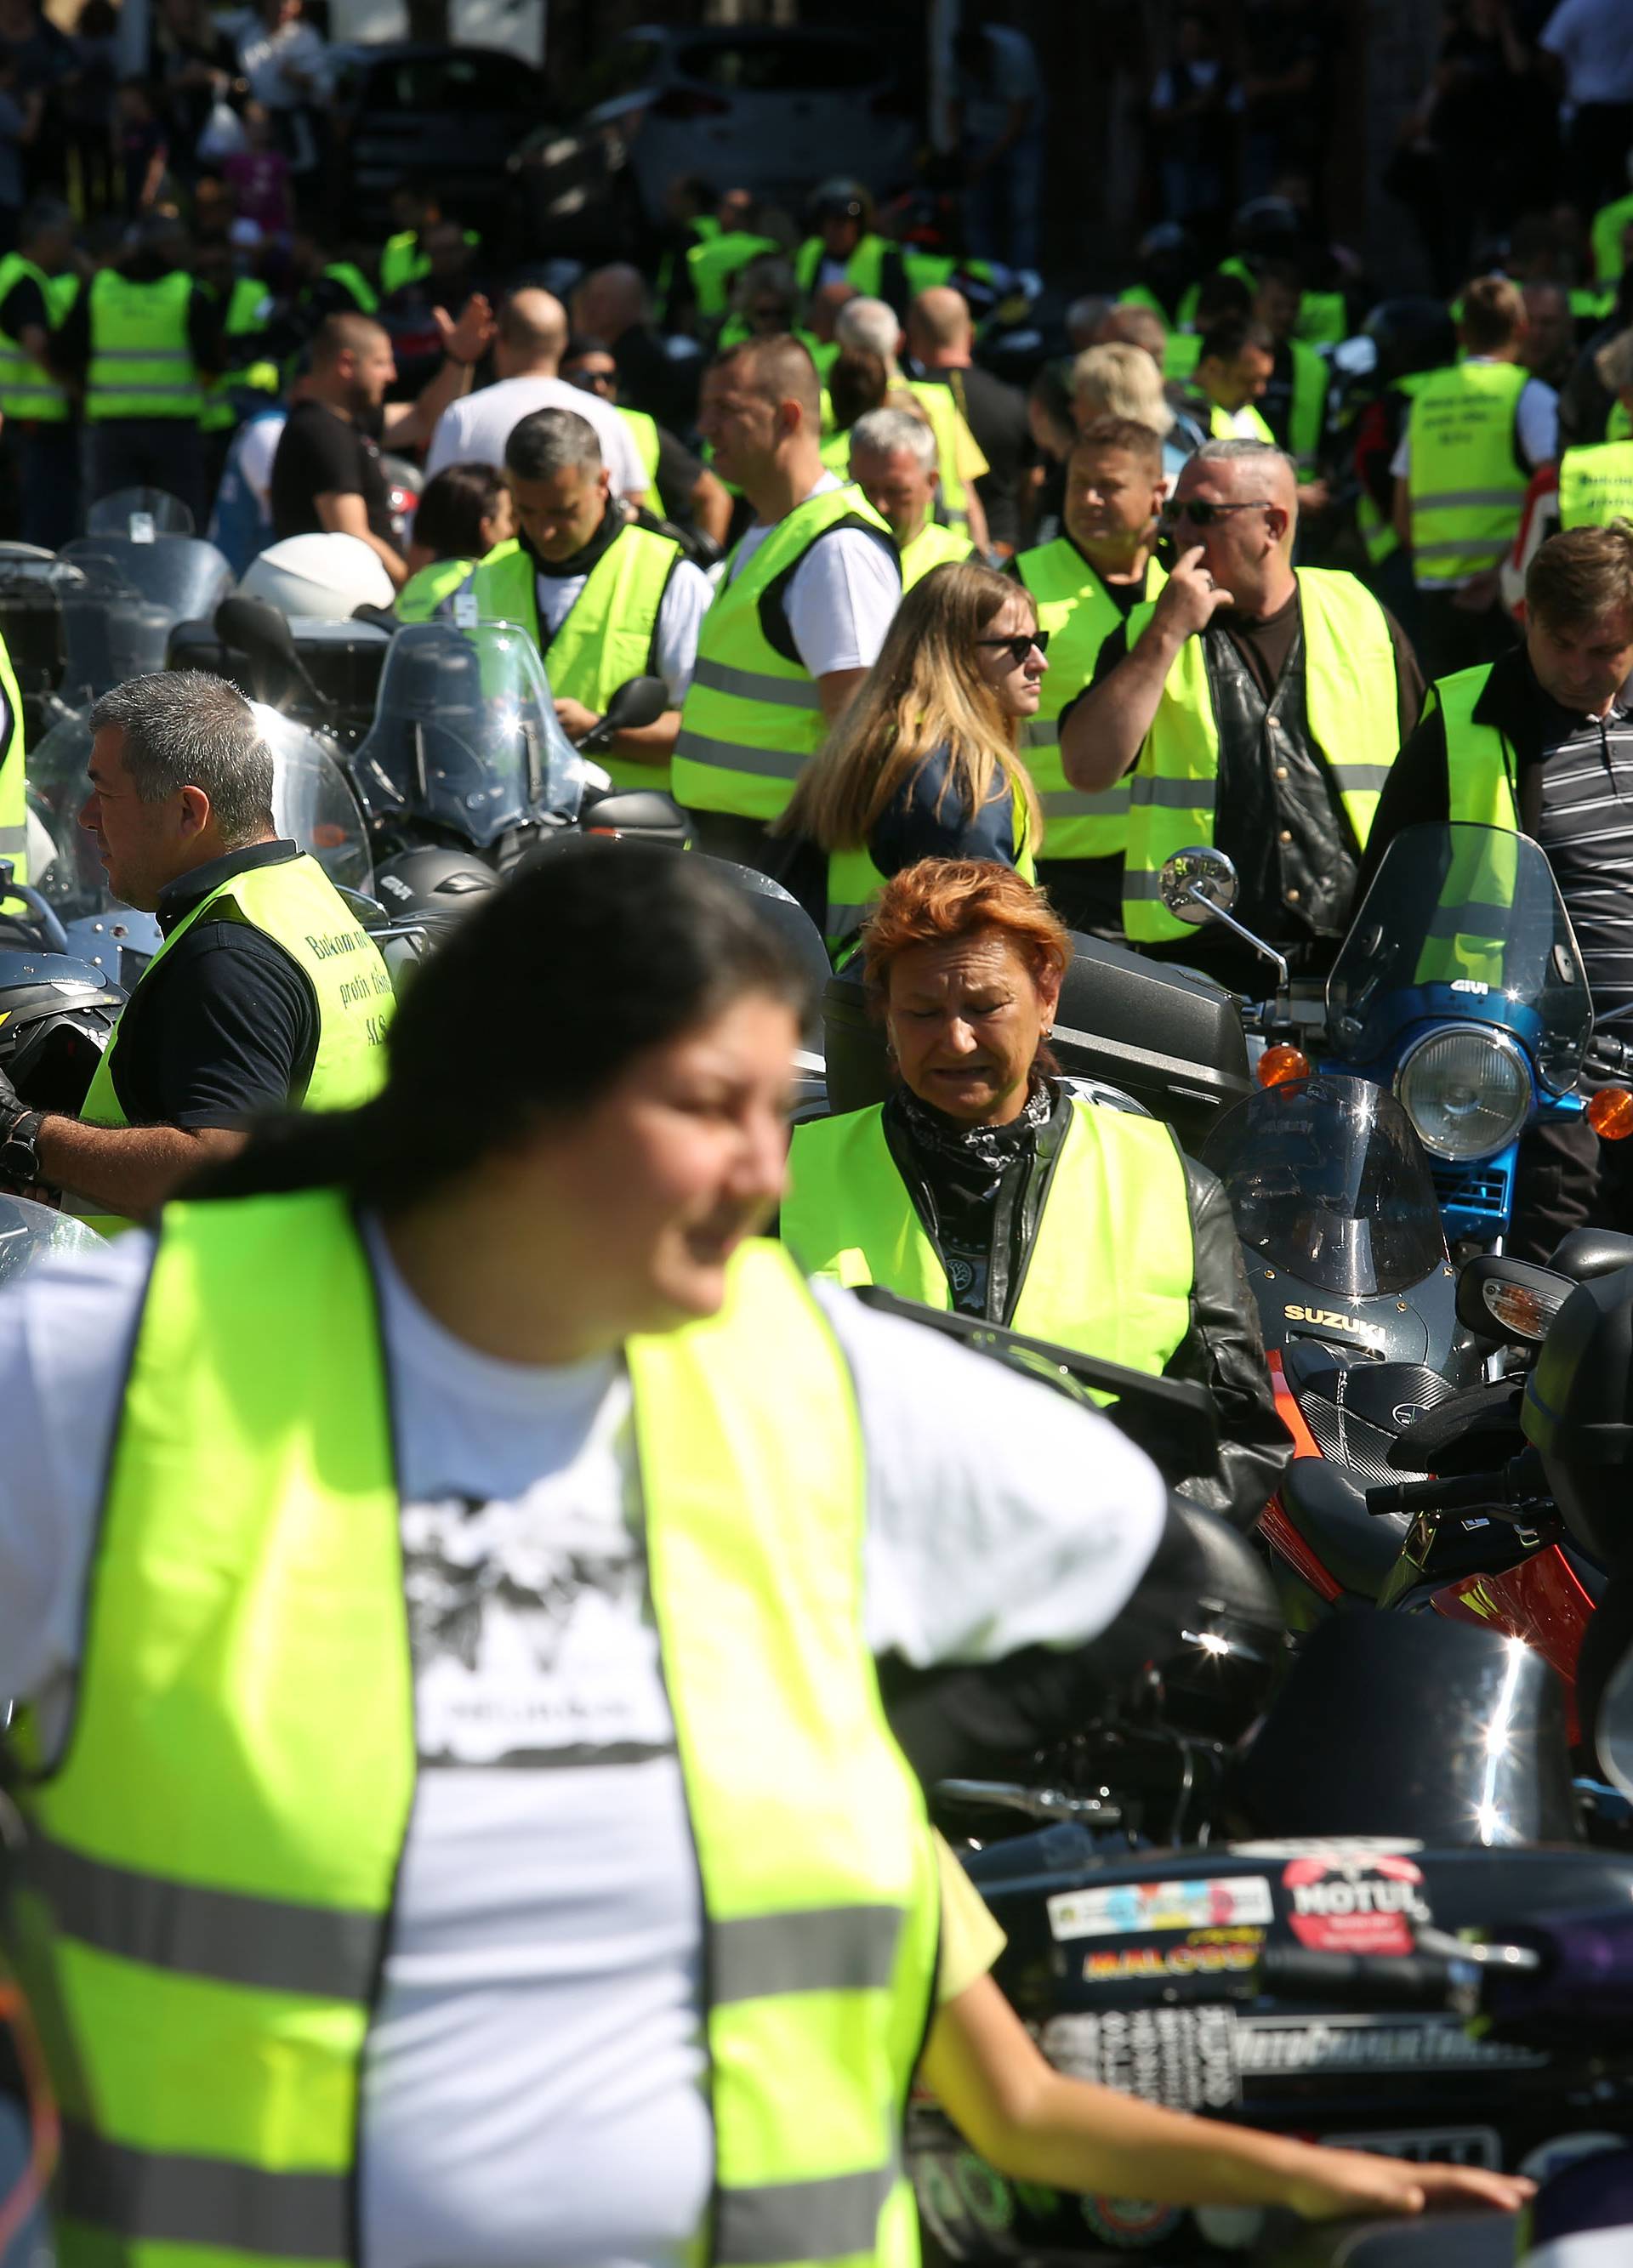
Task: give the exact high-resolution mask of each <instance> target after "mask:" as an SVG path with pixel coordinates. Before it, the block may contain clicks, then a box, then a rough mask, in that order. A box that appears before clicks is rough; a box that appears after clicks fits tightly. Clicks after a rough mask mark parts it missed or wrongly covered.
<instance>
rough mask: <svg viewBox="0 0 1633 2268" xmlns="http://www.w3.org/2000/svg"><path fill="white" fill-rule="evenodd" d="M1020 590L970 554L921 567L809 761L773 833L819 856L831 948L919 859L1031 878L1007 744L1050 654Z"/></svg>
mask: <svg viewBox="0 0 1633 2268" xmlns="http://www.w3.org/2000/svg"><path fill="white" fill-rule="evenodd" d="M1047 643H1048V634H1047V632H1040V631H1039V630H1038V613H1037V609H1036V608H1035V606H1034V605H1033V602H1032V597H1031V593H1030V592H1029V591H1027V590H1026V589H1024V588H1023V586H1022V585H1019V584H1016V583H1015V582H1013V581H1011V580H1010V578H1009V577H1008V576H1006V575H1000V574H998V573H997V572H996V571H994V569H993V568H990V567H983V566H981V565H980V564H979V563H978V562H977V561H975V560H971V559H964V560H957V561H954V562H951V563H949V564H948V565H946V566H942V567H935V568H932V570H931V571H930V572H929V573H928V574H927V576H925V578H923V580H922V581H921V582H919V583H916V584H915V585H913V589H912V590H911V591H909V592H908V593H906V595H905V598H904V599H903V600H902V603H901V605H900V607H899V608H898V609H897V613H896V617H895V620H894V621H893V622H891V624H890V630H889V632H888V633H887V635H886V637H885V641H884V644H883V648H882V649H881V651H880V654H879V659H877V661H876V662H875V664H874V666H873V667H872V668H871V669H870V670H869V671H868V674H867V676H866V677H865V678H864V679H863V680H862V682H861V685H860V686H859V687H858V688H857V690H856V694H855V696H854V698H853V700H852V702H851V703H850V705H849V706H848V708H846V711H845V713H844V715H843V716H842V717H841V718H839V722H838V723H837V724H836V725H835V726H834V729H833V731H832V733H831V734H830V736H829V738H828V740H827V741H826V743H825V744H824V747H822V748H821V749H820V750H819V751H818V752H817V755H815V756H814V757H813V758H812V759H811V761H810V762H809V764H808V765H807V766H806V768H805V770H804V773H803V775H802V777H801V779H800V783H799V784H798V786H797V787H796V788H795V790H794V798H793V800H792V802H791V803H790V804H789V806H788V808H787V811H786V812H785V813H784V814H783V816H782V818H781V819H780V821H779V822H778V828H777V831H778V832H779V833H780V834H784V835H800V836H804V837H805V838H806V839H807V841H809V842H810V843H815V844H816V845H817V848H818V850H820V851H825V852H826V853H827V856H828V917H827V921H826V923H825V924H824V927H825V930H826V934H827V942H828V950H829V952H830V953H831V954H832V955H833V957H834V959H835V960H836V961H838V960H839V959H840V958H841V957H842V956H844V955H845V954H846V953H848V951H849V949H850V947H851V946H852V944H853V940H854V939H855V937H856V934H857V932H859V931H860V929H861V924H862V922H863V920H864V919H865V917H866V916H867V912H868V906H869V904H870V903H871V902H872V900H873V899H874V898H875V897H876V895H877V894H878V892H879V891H880V890H882V889H883V887H884V885H885V883H886V881H887V880H889V879H890V876H891V875H892V874H895V873H900V872H901V870H902V869H903V868H904V867H906V866H913V865H917V864H918V862H919V860H920V858H992V859H996V860H998V861H999V862H1000V864H1001V865H1006V866H1013V867H1015V868H1016V870H1017V871H1018V872H1019V873H1022V874H1023V875H1024V876H1025V878H1026V880H1028V881H1031V880H1033V879H1034V877H1035V873H1036V865H1037V858H1038V847H1039V845H1040V843H1041V842H1042V840H1043V817H1042V814H1041V813H1040V812H1039V810H1038V798H1037V795H1036V794H1035V792H1034V791H1033V788H1032V784H1031V780H1030V778H1029V777H1027V773H1026V770H1025V767H1024V765H1023V763H1022V762H1021V761H1020V759H1019V757H1018V756H1017V755H1016V746H1017V743H1018V741H1019V738H1020V728H1021V726H1022V725H1023V723H1024V722H1025V720H1026V719H1027V718H1030V717H1035V716H1036V715H1037V713H1038V693H1039V689H1040V687H1041V684H1042V680H1043V676H1044V673H1045V672H1046V669H1047V668H1048V666H1049V665H1048V662H1047V661H1046V659H1045V655H1044V648H1045V646H1046V644H1047Z"/></svg>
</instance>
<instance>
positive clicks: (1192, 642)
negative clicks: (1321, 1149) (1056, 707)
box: [1060, 439, 1423, 990]
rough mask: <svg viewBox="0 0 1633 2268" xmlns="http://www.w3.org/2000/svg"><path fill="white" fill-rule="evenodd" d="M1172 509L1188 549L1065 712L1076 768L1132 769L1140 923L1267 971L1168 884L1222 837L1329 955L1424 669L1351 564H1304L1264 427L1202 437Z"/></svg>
mask: <svg viewBox="0 0 1633 2268" xmlns="http://www.w3.org/2000/svg"><path fill="white" fill-rule="evenodd" d="M1167 517H1168V519H1169V520H1170V524H1171V527H1172V528H1173V530H1174V537H1175V541H1176V543H1177V545H1178V546H1179V559H1178V560H1177V562H1176V563H1175V565H1174V568H1173V571H1172V572H1171V575H1170V578H1169V580H1168V582H1167V585H1165V587H1164V589H1163V591H1162V592H1161V593H1160V594H1159V595H1158V596H1157V597H1156V600H1147V601H1145V602H1144V603H1143V604H1142V605H1140V606H1137V607H1136V608H1134V610H1133V612H1132V613H1131V614H1130V615H1129V616H1128V618H1127V622H1125V623H1124V624H1123V626H1122V627H1121V628H1120V629H1119V630H1114V631H1113V632H1112V635H1111V636H1110V637H1108V638H1107V639H1106V641H1105V644H1104V646H1102V648H1101V649H1100V654H1099V658H1098V660H1097V664H1096V667H1095V673H1094V679H1093V682H1092V684H1091V686H1090V689H1089V690H1088V691H1087V692H1085V693H1084V694H1083V695H1082V696H1080V697H1079V698H1078V699H1077V700H1075V702H1073V703H1072V704H1071V705H1070V706H1069V707H1068V709H1067V710H1066V711H1064V712H1063V714H1062V716H1061V718H1060V757H1061V762H1062V763H1063V765H1064V768H1065V772H1066V777H1067V779H1068V781H1069V782H1070V784H1071V785H1072V786H1073V787H1075V788H1077V789H1079V790H1081V791H1083V792H1085V793H1090V794H1093V793H1101V792H1105V790H1107V789H1109V788H1112V787H1114V786H1115V785H1116V784H1117V783H1118V782H1119V780H1121V779H1122V778H1123V777H1125V776H1126V775H1132V777H1131V781H1130V784H1131V786H1132V789H1133V797H1132V810H1131V812H1130V815H1129V821H1128V837H1127V850H1126V851H1125V854H1124V864H1123V895H1122V905H1123V928H1124V932H1125V933H1126V935H1127V937H1128V939H1130V941H1131V942H1133V943H1135V944H1140V945H1143V946H1147V947H1148V948H1149V949H1153V950H1156V952H1158V953H1159V954H1164V953H1165V954H1167V956H1168V957H1173V958H1179V959H1181V960H1185V961H1193V962H1196V963H1197V964H1199V965H1200V966H1201V967H1202V968H1208V969H1209V970H1211V971H1213V972H1214V973H1215V974H1216V975H1218V976H1221V977H1222V978H1223V980H1224V981H1225V982H1226V983H1233V984H1237V985H1238V986H1245V987H1246V988H1247V989H1250V990H1252V989H1255V988H1261V987H1262V984H1263V981H1264V969H1263V964H1262V963H1259V964H1258V965H1255V963H1254V960H1253V958H1252V956H1250V955H1247V954H1245V948H1242V947H1239V946H1236V945H1235V943H1234V940H1232V939H1230V934H1229V932H1225V931H1223V930H1221V929H1219V928H1217V927H1216V928H1213V929H1208V928H1202V929H1189V928H1187V927H1186V925H1185V924H1183V923H1181V922H1178V921H1176V920H1175V919H1174V918H1173V917H1172V916H1171V914H1170V913H1169V912H1168V910H1167V909H1166V908H1165V907H1164V904H1163V901H1162V895H1161V889H1160V883H1159V876H1160V873H1161V870H1162V866H1163V862H1164V859H1166V858H1170V857H1171V855H1172V853H1173V852H1174V851H1179V850H1183V849H1185V848H1186V847H1187V846H1188V845H1190V844H1193V843H1212V844H1214V845H1215V846H1216V848H1217V849H1219V850H1221V851H1224V852H1225V853H1226V854H1227V855H1228V856H1229V857H1230V858H1231V859H1232V860H1233V861H1234V862H1235V865H1236V868H1237V873H1238V876H1239V878H1240V885H1241V887H1240V893H1239V895H1238V899H1237V906H1236V910H1237V914H1238V918H1239V919H1240V920H1242V921H1243V922H1245V924H1246V925H1247V927H1248V928H1249V929H1251V930H1252V931H1253V932H1255V933H1256V934H1257V935H1258V936H1260V937H1262V938H1265V939H1267V940H1268V941H1269V942H1270V943H1272V944H1274V945H1275V946H1278V947H1279V948H1280V949H1281V950H1282V952H1283V953H1286V954H1289V958H1292V959H1294V961H1296V964H1297V965H1298V966H1301V967H1304V968H1320V967H1322V966H1323V965H1324V964H1325V961H1326V960H1328V959H1330V957H1331V953H1332V948H1333V945H1334V941H1335V940H1336V939H1339V938H1340V937H1341V936H1342V934H1343V932H1344V930H1345V928H1346V926H1347V924H1348V923H1349V915H1350V911H1351V902H1352V900H1353V898H1354V895H1355V885H1356V873H1357V870H1358V867H1359V863H1360V858H1361V853H1362V851H1363V850H1364V849H1365V847H1366V840H1367V836H1368V833H1369V832H1370V830H1371V823H1372V817H1373V814H1374V812H1375V811H1376V809H1377V807H1378V795H1379V792H1381V790H1382V788H1383V786H1384V784H1385V781H1386V780H1387V778H1388V777H1389V769H1390V766H1391V765H1392V764H1393V762H1394V760H1395V756H1396V755H1397V753H1398V751H1399V749H1400V743H1401V741H1402V740H1403V739H1404V738H1405V737H1406V735H1407V734H1408V733H1409V732H1410V731H1411V730H1412V728H1413V726H1414V725H1415V724H1416V722H1417V716H1418V711H1419V710H1420V708H1421V707H1422V695H1423V685H1422V677H1421V676H1420V675H1419V674H1418V670H1417V665H1416V663H1415V660H1414V659H1413V656H1412V652H1411V649H1410V647H1409V646H1408V644H1407V643H1406V640H1405V638H1404V637H1403V636H1402V634H1401V632H1400V628H1399V626H1398V625H1397V624H1396V623H1395V622H1393V620H1392V619H1391V617H1390V616H1389V615H1387V614H1386V613H1385V610H1384V608H1382V607H1380V606H1379V605H1378V600H1376V599H1375V598H1374V597H1373V596H1372V594H1371V592H1370V591H1368V590H1367V589H1366V587H1365V585H1363V584H1362V583H1361V582H1359V581H1358V580H1357V579H1356V577H1355V576H1353V575H1345V574H1341V573H1337V572H1334V571H1330V570H1327V569H1322V568H1299V569H1297V571H1296V570H1295V568H1294V566H1293V543H1294V539H1295V537H1296V535H1297V527H1298V490H1297V480H1296V477H1295V473H1294V468H1293V463H1292V460H1291V459H1290V458H1289V457H1287V456H1286V455H1284V454H1283V453H1282V451H1281V450H1280V449H1276V448H1272V447H1269V446H1267V445H1266V444H1264V443H1262V442H1259V441H1249V440H1241V439H1227V440H1219V441H1208V442H1205V443H1204V444H1203V446H1201V448H1200V449H1199V450H1198V451H1197V452H1196V453H1195V455H1194V456H1193V457H1192V458H1191V459H1190V460H1188V461H1187V463H1186V466H1185V468H1184V469H1183V470H1182V471H1181V473H1180V475H1179V481H1178V483H1177V485H1176V488H1175V491H1174V496H1173V499H1172V501H1171V504H1169V506H1168V507H1167Z"/></svg>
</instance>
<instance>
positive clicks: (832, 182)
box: [809, 173, 874, 228]
mask: <svg viewBox="0 0 1633 2268" xmlns="http://www.w3.org/2000/svg"><path fill="white" fill-rule="evenodd" d="M809 210H810V221H811V226H812V227H813V228H820V227H821V226H822V225H823V223H824V221H825V220H859V221H861V224H862V225H863V226H864V227H869V226H871V225H872V222H873V210H874V208H873V192H872V191H871V189H869V188H868V185H867V183H866V182H865V181H858V180H852V179H851V178H850V176H849V175H848V174H844V173H835V174H834V175H832V176H831V179H829V180H825V181H823V182H821V183H819V184H818V186H817V188H816V189H815V190H814V191H813V192H812V195H811V202H810V208H809Z"/></svg>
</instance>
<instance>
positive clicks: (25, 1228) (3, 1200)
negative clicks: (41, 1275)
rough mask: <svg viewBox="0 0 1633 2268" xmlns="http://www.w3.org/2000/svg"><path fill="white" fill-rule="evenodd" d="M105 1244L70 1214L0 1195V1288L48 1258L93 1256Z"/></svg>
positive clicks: (91, 1229)
mask: <svg viewBox="0 0 1633 2268" xmlns="http://www.w3.org/2000/svg"><path fill="white" fill-rule="evenodd" d="M105 1241H106V1240H105V1239H104V1238H102V1237H100V1236H99V1235H98V1234H97V1233H96V1231H95V1230H94V1229H93V1228H88V1227H87V1226H85V1222H84V1221H83V1220H76V1219H74V1218H73V1216H72V1214H71V1213H65V1212H55V1211H53V1210H52V1208H51V1207H50V1206H49V1205H42V1204H34V1203H33V1199H32V1198H29V1197H8V1196H4V1195H0V1284H15V1283H17V1282H18V1280H19V1279H20V1278H22V1277H24V1276H26V1274H27V1273H28V1270H30V1269H31V1268H33V1267H34V1266H35V1265H36V1263H39V1262H40V1261H41V1260H44V1259H46V1258H47V1257H48V1256H49V1257H53V1258H55V1257H58V1256H62V1255H63V1254H67V1253H75V1252H95V1251H96V1250H98V1249H99V1248H100V1246H101V1245H102V1244H103V1243H104V1242H105Z"/></svg>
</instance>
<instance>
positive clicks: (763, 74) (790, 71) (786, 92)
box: [579, 24, 919, 225]
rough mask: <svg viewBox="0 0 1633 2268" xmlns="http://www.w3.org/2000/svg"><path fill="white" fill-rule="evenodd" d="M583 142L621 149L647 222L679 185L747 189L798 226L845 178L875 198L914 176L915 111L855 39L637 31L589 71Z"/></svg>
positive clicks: (893, 76)
mask: <svg viewBox="0 0 1633 2268" xmlns="http://www.w3.org/2000/svg"><path fill="white" fill-rule="evenodd" d="M584 91H585V93H586V94H587V97H588V99H589V101H590V104H591V107H589V108H588V109H587V111H586V112H585V113H584V114H582V116H581V117H580V121H579V124H580V129H582V130H583V131H585V132H594V133H599V134H601V135H602V136H606V137H612V136H616V137H617V139H618V140H619V141H620V142H621V143H622V144H623V145H624V151H625V152H626V160H625V162H626V163H627V166H628V167H629V170H630V172H631V173H632V175H633V177H634V182H635V187H636V189H637V192H638V195H639V202H640V206H641V210H642V213H643V215H644V217H645V218H646V219H647V221H648V222H650V223H652V224H653V225H659V224H661V221H662V219H663V211H664V195H665V192H666V191H667V190H668V188H669V183H670V182H671V181H672V180H675V179H676V176H677V175H679V174H683V173H701V174H703V175H704V176H705V177H706V179H708V180H712V181H713V182H714V184H715V185H716V187H717V188H720V189H731V188H741V189H751V190H753V191H754V192H755V193H756V194H757V195H759V196H762V197H765V198H767V199H769V200H770V201H771V202H772V203H777V204H783V205H786V206H787V207H788V208H789V210H791V211H792V212H793V214H794V218H795V219H796V220H797V219H799V218H800V217H802V208H803V205H804V202H805V199H806V198H807V197H808V196H809V194H810V192H811V190H812V188H814V187H815V185H816V184H817V182H818V181H821V180H825V179H827V178H829V177H830V176H831V175H833V174H836V173H843V174H847V175H852V176H853V177H855V178H856V179H858V180H862V181H865V182H866V183H867V184H868V188H871V189H872V190H873V191H874V193H875V195H881V196H882V195H888V194H889V193H890V192H891V191H892V190H894V189H897V188H902V187H904V186H905V185H906V183H907V182H908V181H909V180H911V178H912V175H913V156H914V152H915V151H916V148H917V145H918V139H919V117H918V103H917V99H916V97H915V95H914V94H913V89H912V85H911V83H910V81H909V80H908V79H907V78H905V77H903V76H901V75H898V72H897V71H896V70H895V69H893V67H892V65H891V63H890V61H889V59H888V57H887V56H885V55H884V54H883V49H882V48H881V45H880V43H879V42H878V41H876V40H869V39H866V38H861V37H857V36H855V35H853V34H852V33H845V32H827V31H817V30H808V29H800V30H788V31H784V30H778V29H772V28H767V29H755V28H749V29H741V30H740V29H735V28H724V27H720V28H715V29H712V30H698V31H685V30H676V29H672V28H669V27H667V26H662V25H656V24H645V25H638V26H636V27H635V28H634V29H633V30H632V31H628V32H625V33H624V34H623V36H622V37H621V38H620V39H618V40H616V41H615V42H614V43H613V45H612V46H611V47H610V48H609V49H608V50H607V52H606V53H605V54H604V55H602V56H601V57H600V58H599V59H598V60H597V61H596V62H595V63H594V64H592V66H591V67H590V70H589V72H588V74H587V82H586V86H585V90H584Z"/></svg>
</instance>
